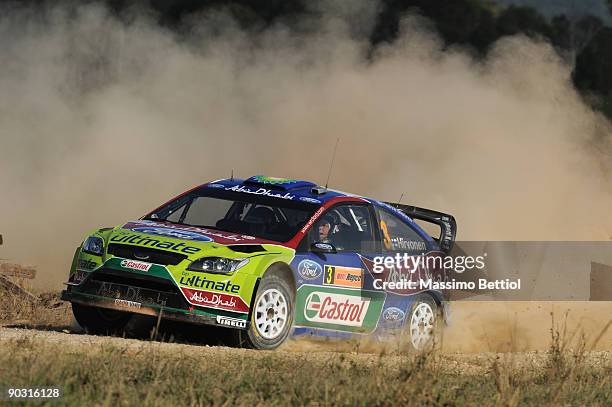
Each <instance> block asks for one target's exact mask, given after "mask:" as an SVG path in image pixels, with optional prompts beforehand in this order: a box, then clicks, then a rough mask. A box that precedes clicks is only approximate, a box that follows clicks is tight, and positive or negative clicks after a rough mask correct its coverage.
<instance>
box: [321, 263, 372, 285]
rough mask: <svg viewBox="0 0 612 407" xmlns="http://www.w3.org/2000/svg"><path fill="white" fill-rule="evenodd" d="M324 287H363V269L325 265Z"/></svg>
mask: <svg viewBox="0 0 612 407" xmlns="http://www.w3.org/2000/svg"><path fill="white" fill-rule="evenodd" d="M323 284H324V285H335V286H340V287H350V288H361V287H363V269H360V268H356V267H341V266H330V265H325V277H324V278H323Z"/></svg>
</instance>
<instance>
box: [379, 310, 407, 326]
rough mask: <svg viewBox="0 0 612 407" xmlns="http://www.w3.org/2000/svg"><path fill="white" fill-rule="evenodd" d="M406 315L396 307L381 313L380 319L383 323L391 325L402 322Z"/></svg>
mask: <svg viewBox="0 0 612 407" xmlns="http://www.w3.org/2000/svg"><path fill="white" fill-rule="evenodd" d="M405 316H406V313H405V312H404V311H402V310H401V309H399V308H397V307H389V308H387V309H385V310H384V311H383V314H382V319H383V321H384V322H387V323H393V322H401V321H403V320H404V317H405Z"/></svg>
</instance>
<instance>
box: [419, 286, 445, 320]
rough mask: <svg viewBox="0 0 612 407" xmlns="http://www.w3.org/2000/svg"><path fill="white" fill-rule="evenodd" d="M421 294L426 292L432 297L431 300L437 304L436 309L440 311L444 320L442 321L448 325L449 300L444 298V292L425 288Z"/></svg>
mask: <svg viewBox="0 0 612 407" xmlns="http://www.w3.org/2000/svg"><path fill="white" fill-rule="evenodd" d="M421 294H427V295H429V296H430V297H431V298H433V300H434V301H435V302H436V305H437V306H438V309H439V310H440V312H441V313H442V319H443V320H444V323H445V324H446V325H448V324H449V323H450V309H449V302H448V301H447V300H446V298H444V294H442V293H441V292H440V291H436V290H426V291H423V292H422V293H421Z"/></svg>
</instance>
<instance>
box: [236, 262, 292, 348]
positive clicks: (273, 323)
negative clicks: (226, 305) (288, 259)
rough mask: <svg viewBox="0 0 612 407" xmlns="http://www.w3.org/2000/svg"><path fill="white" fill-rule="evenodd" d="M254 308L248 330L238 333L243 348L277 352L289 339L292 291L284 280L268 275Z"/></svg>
mask: <svg viewBox="0 0 612 407" xmlns="http://www.w3.org/2000/svg"><path fill="white" fill-rule="evenodd" d="M254 304H255V305H254V307H253V310H252V314H251V324H250V325H249V329H248V330H246V331H238V335H239V342H240V345H241V346H245V347H249V348H255V349H275V348H277V347H278V346H280V345H281V344H282V343H283V342H284V341H285V340H286V339H287V337H288V336H289V332H290V331H291V326H292V325H293V304H294V294H293V289H292V288H291V285H290V284H289V283H288V282H287V281H286V279H285V278H283V277H281V276H279V275H276V274H270V275H265V276H264V277H263V279H262V280H261V283H260V284H259V288H258V289H257V294H256V297H255V302H254Z"/></svg>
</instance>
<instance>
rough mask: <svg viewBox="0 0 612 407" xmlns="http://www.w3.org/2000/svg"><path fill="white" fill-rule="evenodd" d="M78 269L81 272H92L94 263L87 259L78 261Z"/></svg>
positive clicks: (94, 266)
mask: <svg viewBox="0 0 612 407" xmlns="http://www.w3.org/2000/svg"><path fill="white" fill-rule="evenodd" d="M78 268H80V269H83V270H93V269H95V268H96V262H95V261H91V260H88V259H79V265H78Z"/></svg>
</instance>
